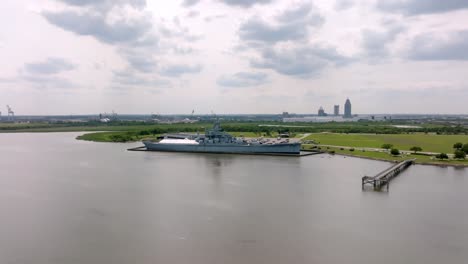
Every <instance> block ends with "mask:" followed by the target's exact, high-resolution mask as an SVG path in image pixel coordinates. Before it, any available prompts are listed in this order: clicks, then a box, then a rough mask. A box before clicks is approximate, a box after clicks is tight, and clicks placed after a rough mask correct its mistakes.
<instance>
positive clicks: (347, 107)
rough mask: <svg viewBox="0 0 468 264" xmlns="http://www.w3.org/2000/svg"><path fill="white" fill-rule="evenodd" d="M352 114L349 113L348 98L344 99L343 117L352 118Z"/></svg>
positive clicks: (349, 104)
mask: <svg viewBox="0 0 468 264" xmlns="http://www.w3.org/2000/svg"><path fill="white" fill-rule="evenodd" d="M352 117H353V115H352V114H351V102H350V101H349V98H348V99H346V103H345V105H344V118H352Z"/></svg>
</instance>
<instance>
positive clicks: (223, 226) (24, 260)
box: [0, 133, 468, 264]
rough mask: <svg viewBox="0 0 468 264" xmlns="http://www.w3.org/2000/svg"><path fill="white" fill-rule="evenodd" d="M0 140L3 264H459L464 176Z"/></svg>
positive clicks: (466, 188) (463, 249)
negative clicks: (371, 182) (372, 178)
mask: <svg viewBox="0 0 468 264" xmlns="http://www.w3.org/2000/svg"><path fill="white" fill-rule="evenodd" d="M76 135H78V134H77V133H49V134H0V263H2V264H88V263H92V264H106V263H109V264H111V263H112V264H120V263H122V264H123V263H142V264H146V263H148V264H149V263H177V264H179V263H180V264H184V263H191V264H192V263H193V264H198V263H200V264H202V263H203V264H211V263H227V264H230V263H268V264H274V263H360V264H362V263H392V264H395V263H425V264H431V263H434V264H435V263H437V264H439V263H467V261H468V206H467V204H466V203H467V202H468V169H455V168H439V167H432V166H419V165H416V166H412V167H410V168H409V169H408V170H407V171H405V172H404V173H403V174H402V175H400V176H399V177H398V178H396V179H395V180H394V181H392V183H391V186H390V192H388V193H387V192H380V193H379V192H370V191H367V192H366V191H364V192H363V191H362V190H361V186H360V178H361V176H363V175H365V174H368V175H370V174H374V173H376V172H378V171H379V170H382V169H384V168H386V167H388V166H389V164H388V163H385V162H378V161H370V160H364V159H355V158H344V157H341V156H335V157H332V156H328V155H317V156H308V157H302V158H291V157H266V156H240V155H216V154H207V155H199V154H182V153H156V152H150V153H148V152H129V151H125V149H126V148H128V147H132V146H137V145H139V144H137V143H132V144H112V143H91V142H83V141H77V140H74V137H75V136H76Z"/></svg>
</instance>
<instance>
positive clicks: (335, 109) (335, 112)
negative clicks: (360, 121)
mask: <svg viewBox="0 0 468 264" xmlns="http://www.w3.org/2000/svg"><path fill="white" fill-rule="evenodd" d="M333 110H334V111H333V113H334V114H335V115H336V116H338V115H340V106H339V105H335V107H334V108H333Z"/></svg>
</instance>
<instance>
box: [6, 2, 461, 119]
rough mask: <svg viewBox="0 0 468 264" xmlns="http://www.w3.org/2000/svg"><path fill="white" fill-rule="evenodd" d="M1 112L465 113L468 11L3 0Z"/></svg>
mask: <svg viewBox="0 0 468 264" xmlns="http://www.w3.org/2000/svg"><path fill="white" fill-rule="evenodd" d="M0 5H1V6H2V7H1V8H0V58H1V60H2V63H0V111H1V112H2V113H3V115H5V113H6V105H7V104H8V105H10V106H11V107H12V109H13V110H14V111H15V113H16V114H17V115H52V114H63V115H68V114H97V113H104V112H111V111H115V112H117V113H122V114H124V113H125V114H151V113H154V114H190V113H192V111H193V110H194V111H195V113H196V114H209V113H211V112H214V113H217V114H247V113H257V114H262V113H263V114H267V113H268V114H275V113H281V112H283V111H288V112H290V113H316V112H317V110H318V109H319V107H320V106H323V108H324V109H325V111H326V112H329V113H332V112H333V105H335V104H338V105H340V110H341V111H343V109H344V106H343V105H344V102H345V100H346V98H349V99H350V100H351V103H352V105H353V114H354V113H356V114H370V113H374V114H379V113H395V114H396V113H414V114H423V113H435V114H468V0H445V1H440V0H386V1H377V0H336V1H334V0H313V1H305V0H302V1H301V0H286V1H282V0H256V1H254V0H180V1H178V0H173V1H163V0H153V1H150V0H148V1H145V0H6V1H2V3H1V4H0Z"/></svg>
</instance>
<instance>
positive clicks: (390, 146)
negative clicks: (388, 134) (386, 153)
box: [382, 143, 393, 150]
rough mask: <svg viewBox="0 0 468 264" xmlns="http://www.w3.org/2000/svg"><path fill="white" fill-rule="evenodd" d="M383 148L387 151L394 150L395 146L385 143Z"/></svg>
mask: <svg viewBox="0 0 468 264" xmlns="http://www.w3.org/2000/svg"><path fill="white" fill-rule="evenodd" d="M382 148H383V149H386V150H389V149H391V148H393V145H392V144H388V143H385V144H383V145H382Z"/></svg>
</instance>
